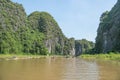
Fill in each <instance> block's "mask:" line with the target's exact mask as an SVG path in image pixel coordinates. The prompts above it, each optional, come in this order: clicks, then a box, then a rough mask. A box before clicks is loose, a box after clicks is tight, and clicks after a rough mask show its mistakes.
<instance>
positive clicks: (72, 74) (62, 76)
mask: <svg viewBox="0 0 120 80" xmlns="http://www.w3.org/2000/svg"><path fill="white" fill-rule="evenodd" d="M0 80H120V66H119V65H118V64H113V63H112V62H110V61H95V60H89V61H88V60H83V59H80V58H62V57H61V58H50V57H48V58H40V59H24V60H9V61H5V60H3V61H0Z"/></svg>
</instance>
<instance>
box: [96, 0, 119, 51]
mask: <svg viewBox="0 0 120 80" xmlns="http://www.w3.org/2000/svg"><path fill="white" fill-rule="evenodd" d="M95 48H96V52H98V53H100V52H104V53H105V52H110V51H120V0H118V2H117V3H116V5H115V6H114V7H113V8H112V10H111V11H110V12H108V11H106V12H105V13H103V14H102V16H101V18H100V24H99V28H98V31H97V37H96V46H95Z"/></svg>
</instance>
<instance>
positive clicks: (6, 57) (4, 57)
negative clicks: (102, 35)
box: [0, 54, 65, 61]
mask: <svg viewBox="0 0 120 80" xmlns="http://www.w3.org/2000/svg"><path fill="white" fill-rule="evenodd" d="M47 57H51V58H54V57H65V56H61V55H50V56H49V55H13V54H12V55H10V54H7V55H6V54H0V61H2V60H20V59H39V58H47Z"/></svg>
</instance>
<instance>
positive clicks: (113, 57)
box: [80, 53, 120, 61]
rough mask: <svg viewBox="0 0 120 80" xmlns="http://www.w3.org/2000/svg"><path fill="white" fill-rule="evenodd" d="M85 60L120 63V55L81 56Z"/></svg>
mask: <svg viewBox="0 0 120 80" xmlns="http://www.w3.org/2000/svg"><path fill="white" fill-rule="evenodd" d="M80 57H81V58H83V59H101V60H116V61H120V53H109V54H94V55H90V54H83V55H81V56H80Z"/></svg>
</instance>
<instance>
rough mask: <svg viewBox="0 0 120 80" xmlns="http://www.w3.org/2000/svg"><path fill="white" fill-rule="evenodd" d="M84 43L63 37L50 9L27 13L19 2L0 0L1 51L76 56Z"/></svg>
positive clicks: (81, 50)
mask: <svg viewBox="0 0 120 80" xmlns="http://www.w3.org/2000/svg"><path fill="white" fill-rule="evenodd" d="M86 42H89V41H86ZM85 45H86V44H82V43H81V42H80V41H76V40H74V38H70V39H68V38H66V37H65V36H64V34H63V33H62V31H61V29H60V27H59V25H58V24H57V22H56V21H55V20H54V18H53V17H52V16H51V15H50V14H49V13H47V12H38V11H36V12H33V13H31V14H30V15H29V16H27V15H26V13H25V11H24V8H23V7H22V5H20V4H18V3H13V2H11V1H10V0H0V54H5V53H12V54H19V53H22V54H40V55H46V54H59V55H72V56H75V55H80V54H81V53H83V51H85V50H88V49H87V48H85V47H83V46H85Z"/></svg>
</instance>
